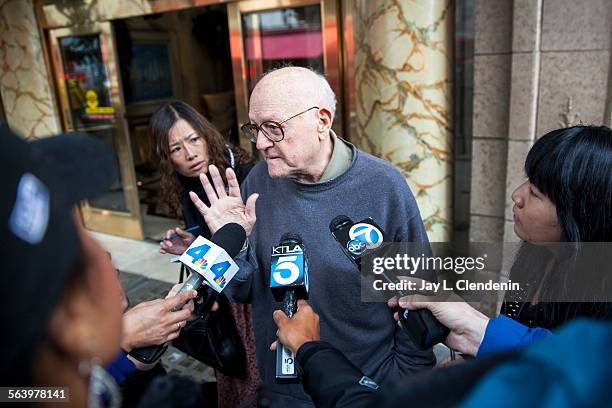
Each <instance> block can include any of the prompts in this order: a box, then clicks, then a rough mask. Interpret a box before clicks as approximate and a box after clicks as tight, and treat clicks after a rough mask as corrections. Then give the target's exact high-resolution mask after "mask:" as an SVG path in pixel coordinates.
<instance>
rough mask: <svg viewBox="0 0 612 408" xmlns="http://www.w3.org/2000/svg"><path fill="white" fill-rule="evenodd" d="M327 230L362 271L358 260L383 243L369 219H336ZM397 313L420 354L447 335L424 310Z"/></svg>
mask: <svg viewBox="0 0 612 408" xmlns="http://www.w3.org/2000/svg"><path fill="white" fill-rule="evenodd" d="M329 230H330V231H331V233H332V235H333V236H334V238H335V239H336V241H338V243H340V245H341V246H342V250H343V252H344V253H345V254H346V255H347V256H348V257H349V259H350V260H352V261H353V262H354V263H355V265H357V267H358V268H361V258H362V257H363V256H364V255H366V254H370V253H372V252H373V251H375V250H376V248H378V247H379V246H380V245H382V243H383V241H384V233H383V230H382V228H380V227H379V226H378V225H377V224H376V223H375V222H374V220H372V218H369V217H368V218H366V219H364V220H362V221H359V222H358V223H353V221H352V220H351V219H350V218H349V217H347V216H346V215H339V216H337V217H336V218H334V219H333V220H332V222H331V223H330V224H329ZM380 277H381V278H382V279H384V280H386V281H387V282H393V280H392V279H391V278H389V277H388V276H387V275H386V274H385V273H382V274H380ZM398 295H399V296H404V293H402V292H401V291H400V292H399V293H398ZM397 312H398V315H399V319H400V322H401V323H402V327H403V328H404V330H407V331H408V333H410V336H411V337H412V338H413V339H414V341H415V343H416V345H417V346H418V347H419V348H421V349H422V350H425V349H428V348H431V347H433V346H434V345H435V344H437V343H440V342H442V341H444V339H446V337H447V336H448V334H449V332H450V331H449V330H448V328H447V327H446V326H444V325H443V324H442V323H440V322H439V321H438V320H436V318H435V317H434V316H433V314H432V313H431V312H430V311H429V310H427V309H421V310H408V309H401V308H398V310H397Z"/></svg>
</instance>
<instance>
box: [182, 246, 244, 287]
mask: <svg viewBox="0 0 612 408" xmlns="http://www.w3.org/2000/svg"><path fill="white" fill-rule="evenodd" d="M179 260H180V261H181V262H182V263H183V264H185V265H186V266H187V267H188V268H190V269H192V270H193V271H194V272H196V273H199V274H200V275H202V276H203V277H204V279H206V282H207V283H208V284H209V285H210V287H212V288H213V289H214V290H215V291H217V292H221V291H222V290H223V289H224V288H225V286H226V285H227V284H228V282H229V281H231V280H232V278H233V277H234V275H236V272H238V265H236V263H235V262H234V260H233V259H232V258H231V257H230V256H229V255H228V254H227V252H225V250H223V248H221V247H220V246H218V245H216V244H215V243H214V242H211V241H209V240H208V239H206V238H204V237H202V236H199V237H198V238H197V239H196V240H195V241H193V243H192V244H191V245H190V246H189V248H187V250H186V251H185V252H184V253H183V255H181V257H180V258H179Z"/></svg>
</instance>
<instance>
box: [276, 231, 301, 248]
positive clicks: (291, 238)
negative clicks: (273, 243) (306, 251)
mask: <svg viewBox="0 0 612 408" xmlns="http://www.w3.org/2000/svg"><path fill="white" fill-rule="evenodd" d="M285 243H294V244H298V245H301V244H302V237H300V236H299V235H298V234H295V233H293V232H286V233H284V234H283V236H282V237H281V239H280V244H281V245H284V244H285Z"/></svg>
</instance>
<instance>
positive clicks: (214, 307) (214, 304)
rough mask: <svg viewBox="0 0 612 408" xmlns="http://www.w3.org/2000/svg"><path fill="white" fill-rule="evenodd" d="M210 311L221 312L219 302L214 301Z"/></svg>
mask: <svg viewBox="0 0 612 408" xmlns="http://www.w3.org/2000/svg"><path fill="white" fill-rule="evenodd" d="M210 310H212V311H213V312H216V311H217V310H219V303H218V302H217V301H214V302H213V305H212V307H211V308H210Z"/></svg>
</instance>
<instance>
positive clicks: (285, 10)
mask: <svg viewBox="0 0 612 408" xmlns="http://www.w3.org/2000/svg"><path fill="white" fill-rule="evenodd" d="M227 7H228V19H229V29H230V47H231V54H232V66H233V71H234V88H235V95H236V111H237V112H238V121H239V123H240V124H243V123H246V122H248V99H249V95H250V93H251V90H252V89H253V87H254V85H255V84H256V83H257V80H258V79H259V78H260V77H261V75H262V74H263V73H265V72H266V71H268V70H270V69H273V68H276V67H279V66H283V65H285V64H291V65H294V66H303V67H310V68H314V69H315V70H317V71H318V72H321V73H323V74H325V76H326V77H327V79H328V80H329V82H330V84H331V86H332V88H333V90H334V92H335V93H336V98H337V99H338V109H337V112H336V118H335V119H334V125H333V128H334V130H335V131H336V132H337V133H338V134H339V135H342V134H343V131H342V123H343V121H342V109H341V108H342V106H343V105H342V89H341V85H340V84H341V78H340V75H341V69H340V49H339V48H338V44H339V41H338V24H337V18H338V16H337V13H336V1H335V0H247V1H240V2H237V3H230V4H228V6H227ZM240 140H241V144H242V145H243V147H245V148H247V149H248V150H250V149H251V146H250V142H249V141H248V140H246V139H245V138H241V139H240Z"/></svg>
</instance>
